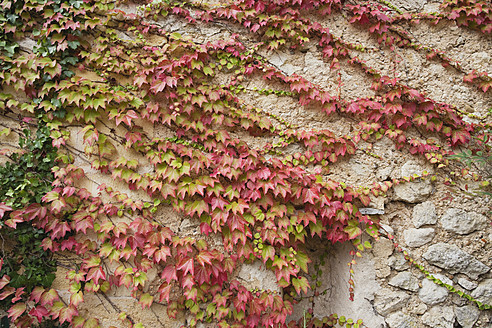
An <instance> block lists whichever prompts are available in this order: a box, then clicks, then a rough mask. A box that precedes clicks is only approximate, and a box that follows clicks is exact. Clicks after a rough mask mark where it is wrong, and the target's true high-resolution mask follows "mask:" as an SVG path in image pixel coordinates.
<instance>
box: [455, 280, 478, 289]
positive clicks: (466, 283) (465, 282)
mask: <svg viewBox="0 0 492 328" xmlns="http://www.w3.org/2000/svg"><path fill="white" fill-rule="evenodd" d="M458 284H459V285H460V286H461V287H463V288H464V289H467V290H472V289H475V288H477V286H478V284H476V283H474V282H473V281H470V280H468V279H466V278H459V279H458Z"/></svg>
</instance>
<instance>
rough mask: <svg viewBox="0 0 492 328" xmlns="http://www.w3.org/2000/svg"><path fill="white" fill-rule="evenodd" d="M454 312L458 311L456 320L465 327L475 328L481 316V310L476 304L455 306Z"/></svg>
mask: <svg viewBox="0 0 492 328" xmlns="http://www.w3.org/2000/svg"><path fill="white" fill-rule="evenodd" d="M454 313H456V321H458V323H459V324H460V325H461V326H462V327H463V328H473V325H474V324H475V322H477V320H478V317H479V316H480V310H479V309H477V307H476V306H474V305H465V306H462V307H457V306H456V307H455V308H454Z"/></svg>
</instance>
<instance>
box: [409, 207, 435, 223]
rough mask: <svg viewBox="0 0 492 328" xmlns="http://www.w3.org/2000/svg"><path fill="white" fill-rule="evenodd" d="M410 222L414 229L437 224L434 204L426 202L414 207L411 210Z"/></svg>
mask: <svg viewBox="0 0 492 328" xmlns="http://www.w3.org/2000/svg"><path fill="white" fill-rule="evenodd" d="M412 222H413V225H414V226H415V227H416V228H420V227H421V226H423V225H426V224H435V223H436V222H437V214H436V206H435V205H434V203H433V202H431V201H427V202H423V203H421V204H417V205H415V207H414V208H413V215H412Z"/></svg>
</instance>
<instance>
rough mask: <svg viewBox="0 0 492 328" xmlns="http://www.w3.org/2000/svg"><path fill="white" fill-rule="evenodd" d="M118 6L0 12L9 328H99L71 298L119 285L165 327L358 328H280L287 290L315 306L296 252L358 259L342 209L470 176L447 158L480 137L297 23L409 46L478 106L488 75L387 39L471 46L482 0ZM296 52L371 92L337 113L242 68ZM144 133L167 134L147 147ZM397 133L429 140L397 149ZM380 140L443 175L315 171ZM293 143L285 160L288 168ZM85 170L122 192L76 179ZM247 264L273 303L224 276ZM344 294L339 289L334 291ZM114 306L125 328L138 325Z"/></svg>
mask: <svg viewBox="0 0 492 328" xmlns="http://www.w3.org/2000/svg"><path fill="white" fill-rule="evenodd" d="M124 5H125V1H109V0H84V1H82V0H68V1H67V0H16V1H10V0H4V1H2V2H1V10H0V26H1V27H2V29H3V30H4V31H5V33H4V34H2V35H0V53H1V55H0V67H1V68H2V69H1V70H0V81H1V82H0V85H1V88H2V93H1V95H0V97H1V98H0V111H1V112H0V114H1V115H2V116H3V117H4V118H5V119H6V120H11V121H12V120H13V121H16V120H17V121H20V122H21V123H20V126H21V128H11V127H10V126H5V127H3V128H4V129H3V130H2V131H1V132H0V134H1V135H9V134H11V133H12V134H14V135H17V136H18V137H19V147H18V148H19V150H18V151H17V152H15V151H14V152H12V151H11V150H7V151H5V152H2V155H7V156H8V159H7V162H6V164H5V165H4V166H2V167H1V168H0V218H1V219H2V222H1V224H2V225H1V228H2V229H1V231H0V232H1V233H2V235H1V236H2V238H9V239H10V240H11V241H12V242H13V243H14V245H15V246H14V247H15V249H8V248H6V247H4V248H3V252H4V254H3V256H2V261H1V264H2V267H1V271H0V276H1V279H0V291H1V294H0V299H1V300H2V305H3V306H6V307H7V308H8V310H7V312H8V317H9V319H10V320H11V322H12V323H14V324H15V325H16V326H18V327H34V326H39V325H41V326H43V325H44V326H50V325H51V326H55V325H64V326H72V327H84V328H91V327H99V322H98V320H97V318H90V317H84V316H82V315H81V313H79V309H80V306H81V304H82V302H83V301H84V297H87V295H89V294H97V295H100V296H102V297H106V298H107V295H106V293H107V292H108V291H110V290H111V289H115V288H118V287H121V286H124V287H126V288H127V289H128V290H129V292H130V293H131V295H132V296H133V297H134V298H135V299H137V300H138V303H139V304H140V305H141V306H142V307H143V308H146V307H149V308H150V307H151V306H152V304H154V303H161V304H165V305H167V313H168V315H169V316H170V317H173V318H176V317H177V315H178V314H179V313H182V312H186V313H188V314H190V315H191V317H190V318H191V319H189V320H188V322H187V324H188V325H189V326H196V325H197V324H198V323H199V322H205V323H212V322H213V323H214V324H216V325H218V326H219V327H245V326H247V327H256V326H269V327H270V326H287V325H289V326H291V327H301V326H309V327H323V326H334V325H336V324H341V325H346V326H347V327H362V326H363V323H362V322H361V321H360V320H357V319H355V320H354V319H347V318H346V317H345V316H338V315H336V314H333V315H329V316H326V317H325V318H314V317H313V316H312V311H311V312H309V311H308V312H307V314H306V315H305V316H304V317H303V318H299V320H298V321H297V322H296V321H292V322H291V323H288V322H287V318H288V316H289V315H290V314H291V313H292V309H293V305H294V304H295V303H296V302H297V300H298V298H297V296H300V295H311V294H310V293H314V294H315V293H317V292H318V293H319V291H317V290H316V288H317V287H319V286H317V283H316V281H317V279H318V278H319V277H318V276H317V273H316V274H315V275H314V277H313V279H312V280H314V284H315V285H316V286H311V285H310V282H309V279H308V278H309V276H310V273H309V270H308V268H309V264H310V263H311V261H312V260H311V259H310V258H309V256H308V251H307V250H306V240H307V239H309V238H313V237H315V236H317V237H316V238H320V239H322V240H324V241H329V242H330V243H337V242H351V243H353V244H354V246H355V247H356V249H357V250H356V251H354V253H353V255H354V256H359V255H360V251H363V250H364V249H366V248H370V247H371V244H370V243H369V242H362V239H361V237H360V236H361V235H362V234H367V235H368V236H371V237H375V238H377V237H378V222H377V220H376V219H373V218H371V217H368V216H367V215H363V214H362V213H361V212H360V211H359V208H361V207H364V206H368V205H369V203H370V201H371V198H370V195H374V196H379V195H385V194H386V193H387V192H388V191H389V190H390V189H391V188H392V187H393V186H395V185H397V184H399V183H405V182H408V181H413V180H414V179H425V178H429V179H431V180H432V181H437V182H439V183H446V184H452V183H454V180H453V179H462V178H470V179H473V180H474V181H482V182H484V181H485V179H484V177H482V176H480V174H478V173H475V172H469V171H461V173H460V174H454V173H453V174H451V173H450V169H451V168H452V167H454V165H455V163H453V160H455V159H456V154H455V149H456V148H457V147H458V146H470V145H477V144H478V145H479V146H481V147H486V149H487V151H490V148H489V147H488V146H487V145H486V144H487V142H488V139H487V140H485V139H481V138H488V137H485V136H484V135H488V136H489V135H490V134H489V132H490V131H489V130H487V129H490V126H489V125H487V124H486V123H485V122H484V121H483V122H478V123H473V124H470V123H467V121H466V120H464V119H463V116H464V115H463V113H462V112H461V111H460V110H459V109H458V108H455V107H454V106H452V105H450V104H446V103H440V102H437V101H435V100H433V99H431V98H430V97H428V96H426V95H425V94H424V93H422V92H420V91H418V90H415V89H414V88H411V87H410V86H408V85H405V83H403V82H402V81H401V80H399V79H398V78H397V77H396V76H393V77H389V76H387V75H385V74H383V73H382V72H380V71H378V70H376V69H375V68H373V67H371V66H369V65H368V64H367V63H366V62H364V61H363V60H362V59H361V58H360V57H359V56H358V53H359V52H367V51H368V50H367V49H365V48H364V47H362V46H360V45H358V44H352V43H348V42H346V41H344V40H343V39H342V38H339V37H336V36H335V35H333V34H331V33H330V31H329V30H328V29H327V28H325V27H323V26H322V25H321V24H320V23H318V22H317V21H315V19H314V18H313V16H316V15H329V14H331V13H333V12H343V13H346V16H347V19H348V21H349V23H350V24H354V25H357V26H359V27H362V28H365V29H366V30H367V31H368V32H369V33H370V34H371V35H372V36H373V37H374V38H375V39H376V40H377V41H378V42H379V43H380V45H381V47H384V48H387V49H390V50H394V49H395V47H401V48H412V49H415V50H417V51H420V52H422V53H424V54H425V55H426V56H427V58H428V59H429V60H438V61H440V62H441V63H442V65H444V66H449V67H452V68H453V69H454V70H455V71H456V72H457V73H459V74H461V75H462V76H463V81H464V82H465V83H469V84H471V85H474V86H476V87H477V88H478V89H479V90H481V92H484V93H490V92H491V91H490V87H491V86H492V79H491V78H490V77H489V76H488V74H487V73H486V72H478V71H476V70H472V71H471V72H470V71H466V70H465V69H464V68H463V67H462V66H461V65H460V64H459V63H458V62H456V61H454V60H453V59H452V58H450V57H449V56H448V55H447V54H446V53H444V52H442V51H440V50H438V49H432V48H429V47H424V46H422V45H421V44H419V43H418V42H417V41H416V40H414V39H413V38H412V36H411V35H409V34H408V33H406V32H405V30H404V29H402V28H401V24H403V23H405V24H412V23H415V22H418V21H420V20H422V21H425V22H428V23H429V24H435V23H438V22H439V21H441V20H447V21H451V22H454V23H456V24H457V25H458V26H460V27H463V28H470V29H472V30H476V31H479V33H484V34H487V35H488V34H490V33H491V32H492V22H491V19H490V13H491V7H490V4H489V3H487V2H485V1H480V0H454V1H451V0H446V1H444V2H443V4H442V5H441V9H442V11H441V12H440V13H436V14H422V13H416V14H409V13H404V12H402V11H401V10H397V9H395V8H396V7H394V6H392V5H391V4H389V3H388V2H386V1H378V2H373V1H367V2H363V3H356V4H353V3H351V2H345V1H341V0H293V1H288V0H281V1H267V0H244V1H235V2H234V3H224V4H215V3H207V2H193V1H172V0H169V1H152V2H149V1H141V2H139V5H140V6H139V7H138V10H136V12H135V13H130V12H125V11H124V10H123V9H122V8H124ZM306 13H309V14H312V15H311V16H310V15H308V14H306ZM169 16H173V17H174V18H176V19H178V20H181V21H185V22H188V23H189V24H192V25H193V24H194V25H199V24H205V25H206V24H219V25H223V24H226V25H227V26H229V25H230V26H234V27H235V28H238V29H242V30H243V31H245V33H246V34H247V35H248V36H249V37H251V38H253V40H254V42H253V43H254V44H252V42H249V41H248V40H247V38H245V37H242V36H241V35H238V34H232V35H231V36H230V38H228V39H227V40H216V41H208V42H203V43H200V42H198V41H196V40H193V38H191V37H189V36H186V35H182V34H180V33H178V32H172V31H169V30H166V28H164V27H163V24H161V23H160V22H162V21H163V20H165V19H166V17H169ZM309 17H311V18H309ZM228 24H229V25H228ZM23 39H30V40H34V41H35V43H36V45H35V46H34V47H33V48H32V50H30V49H28V50H27V51H26V50H25V49H22V48H21V47H20V44H21V42H20V41H21V40H23ZM311 41H316V43H317V50H319V51H320V53H321V54H322V57H323V60H324V61H325V62H326V63H327V64H328V65H329V66H330V69H332V70H334V71H339V70H340V65H341V63H343V64H347V65H351V66H352V67H354V68H356V69H358V70H360V71H361V72H363V73H364V74H366V76H367V77H368V78H370V79H371V80H372V86H371V88H372V89H373V90H374V91H375V92H376V94H377V95H376V96H374V97H365V98H358V99H354V100H346V99H343V98H342V97H341V94H340V92H338V94H336V95H334V94H330V93H329V92H327V91H326V90H324V89H323V87H322V86H320V85H316V84H315V83H313V82H311V81H308V80H306V79H305V78H303V77H302V76H299V75H297V74H292V75H287V74H285V73H284V72H282V71H281V70H280V69H278V68H276V67H275V66H273V65H271V64H270V63H269V61H268V60H267V59H266V58H264V57H263V56H261V55H260V53H261V51H262V50H275V49H290V50H292V51H296V50H301V51H303V49H304V48H303V47H305V46H306V44H308V43H309V42H311ZM253 78H261V79H263V81H264V82H265V83H267V84H268V83H271V84H272V87H271V88H270V87H267V88H260V89H252V90H249V89H248V87H247V83H246V81H248V80H250V79H253ZM338 83H339V87H340V84H341V81H340V80H339V81H338ZM249 91H255V92H258V93H259V94H261V95H275V96H282V97H290V98H293V99H295V100H296V101H298V103H299V106H307V105H309V106H313V107H316V108H317V109H319V111H320V112H321V113H324V114H326V115H340V116H343V117H348V118H350V119H351V120H353V121H355V122H357V128H356V129H354V130H353V131H352V132H351V133H350V134H349V135H343V136H339V135H336V134H335V133H334V132H332V131H329V130H309V131H306V130H302V129H299V128H298V127H296V126H295V125H294V124H292V123H289V122H287V121H286V120H285V119H282V118H281V117H279V116H277V115H274V114H271V113H267V111H266V110H264V109H261V108H255V107H253V106H251V105H248V104H247V103H246V102H244V101H243V100H242V98H241V95H242V93H244V92H249ZM19 95H21V97H19ZM2 124H3V123H2ZM151 126H154V127H160V128H163V129H165V130H166V131H169V135H170V136H168V137H162V138H160V137H155V136H153V135H152V134H151V133H149V131H148V129H149V128H150V127H151ZM412 129H413V130H416V131H418V132H420V133H421V134H422V135H425V134H428V133H432V134H433V135H435V136H436V138H437V139H438V140H439V141H438V142H428V141H427V140H421V139H418V138H415V137H411V133H409V132H410V131H411V130H412ZM74 131H76V132H74ZM484 131H488V132H486V133H485V134H484ZM238 132H240V133H244V134H245V135H249V136H250V137H253V138H254V137H259V136H261V137H264V138H265V139H266V140H268V142H267V143H266V144H265V145H264V147H262V148H261V149H255V148H254V147H252V146H251V145H249V144H248V143H247V142H245V141H244V140H241V138H237V137H236V135H235V133H238ZM71 133H72V136H73V134H74V133H76V134H77V135H78V136H79V137H80V138H81V139H82V140H83V149H79V148H77V147H74V145H73V140H71V139H70V138H71ZM383 137H386V138H388V139H390V140H392V141H393V142H394V144H395V147H396V148H397V149H407V150H408V151H409V152H410V153H412V154H414V155H416V156H421V157H422V158H425V159H426V160H427V161H429V163H430V164H433V165H434V166H435V167H436V169H440V170H441V171H440V172H442V175H436V176H432V177H426V176H422V177H405V178H403V179H393V180H391V181H384V182H382V183H375V185H374V186H371V187H367V186H366V187H360V186H349V185H347V184H346V183H344V182H338V181H333V180H329V179H326V177H324V176H323V172H326V171H327V170H329V168H330V166H331V165H332V164H333V163H335V162H337V161H341V160H344V159H346V158H348V157H350V156H353V155H354V154H355V153H356V151H357V150H359V149H363V146H361V144H363V143H369V144H372V143H374V142H376V141H377V140H379V139H381V138H383ZM292 144H297V145H299V147H300V148H299V149H302V151H298V152H295V153H293V154H289V153H288V152H287V151H286V149H287V147H288V146H289V145H292ZM367 152H369V153H370V149H368V150H367ZM464 154H465V155H466V154H467V153H464ZM480 154H483V153H480ZM480 154H479V153H478V152H477V151H475V152H472V153H471V155H472V156H476V155H479V156H481V155H480ZM453 156H455V157H453ZM458 157H459V155H458ZM462 158H463V156H462V157H461V159H462ZM81 163H83V164H81ZM84 165H85V168H87V167H90V168H91V169H93V170H97V171H98V172H99V173H100V174H102V175H104V176H106V177H110V179H112V180H114V181H118V182H121V183H124V184H126V186H127V188H128V189H127V190H116V189H115V188H114V187H112V186H109V185H106V184H103V183H100V182H98V181H91V180H90V179H91V178H90V176H86V175H85V172H84V170H83V169H82V166H84ZM149 168H150V169H149ZM449 174H451V176H452V178H450V177H449V176H448V175H449ZM443 176H445V177H444V178H443ZM87 181H90V182H92V183H95V184H97V185H98V190H99V192H100V193H99V194H97V195H96V194H93V193H91V192H89V190H87V189H85V188H84V187H82V186H83V184H81V183H83V182H87ZM135 195H140V196H138V197H137V196H135ZM165 206H167V207H172V208H173V209H174V211H175V212H177V213H179V214H180V215H183V216H187V217H189V218H191V219H192V220H195V221H196V222H199V230H200V233H201V236H200V237H199V238H192V237H190V236H187V235H182V234H180V233H179V232H177V231H173V230H172V229H171V228H170V227H169V226H166V222H165V221H162V220H160V218H159V217H158V215H157V213H158V211H159V209H161V208H163V207H165ZM214 237H218V239H219V241H217V238H215V239H214ZM67 252H69V253H70V254H72V255H73V259H72V261H71V263H70V265H65V267H66V269H67V270H68V273H67V275H66V279H67V281H68V282H69V284H70V289H69V292H70V297H69V298H66V299H62V298H61V297H60V296H59V295H58V293H57V291H56V290H55V289H53V288H51V283H52V281H53V279H54V277H55V276H54V272H55V270H56V267H57V266H61V265H62V264H61V263H60V262H59V261H58V260H59V259H60V258H61V256H62V254H63V253H67ZM252 261H261V262H262V263H263V264H264V266H266V268H268V269H270V270H272V271H273V272H274V273H275V275H276V277H277V281H278V285H279V286H280V287H281V288H283V289H284V290H285V291H290V292H291V293H285V294H284V295H282V294H279V293H275V292H272V291H268V290H253V291H252V290H248V289H247V288H246V287H245V286H243V285H242V284H241V283H240V282H239V281H238V280H237V279H235V276H234V273H235V272H236V271H237V269H238V268H239V267H240V266H241V265H242V264H243V263H248V262H252ZM353 263H355V260H354V261H352V264H353ZM317 265H318V264H316V265H315V267H316V266H317ZM150 268H156V269H157V271H158V276H159V278H158V282H157V287H156V288H155V289H153V290H150V289H149V288H148V287H149V285H150V284H151V283H152V284H155V283H156V282H155V281H152V282H151V281H150V280H149V278H148V275H147V272H148V271H149V269H150ZM317 268H319V266H318V267H317ZM349 270H350V273H351V274H352V273H353V268H352V267H350V269H349ZM354 286H355V282H354V281H353V280H352V279H351V282H350V286H349V288H350V292H351V297H353V291H354V290H353V288H354ZM107 299H108V298H107ZM111 304H112V303H111ZM112 306H113V308H114V309H115V310H117V312H119V316H118V319H119V320H121V321H122V322H123V323H124V324H127V325H128V326H130V327H135V328H136V327H142V324H141V323H138V322H136V321H135V320H134V318H132V317H131V316H130V315H128V314H127V313H125V312H123V311H121V310H120V309H119V308H118V307H117V305H115V304H112Z"/></svg>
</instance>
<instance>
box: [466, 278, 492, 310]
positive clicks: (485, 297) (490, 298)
mask: <svg viewBox="0 0 492 328" xmlns="http://www.w3.org/2000/svg"><path fill="white" fill-rule="evenodd" d="M471 296H473V298H475V299H477V300H479V301H480V302H482V303H485V304H489V305H491V304H492V279H486V280H484V281H483V282H482V283H480V284H479V285H478V287H477V288H475V290H474V291H473V292H472V293H471Z"/></svg>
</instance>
